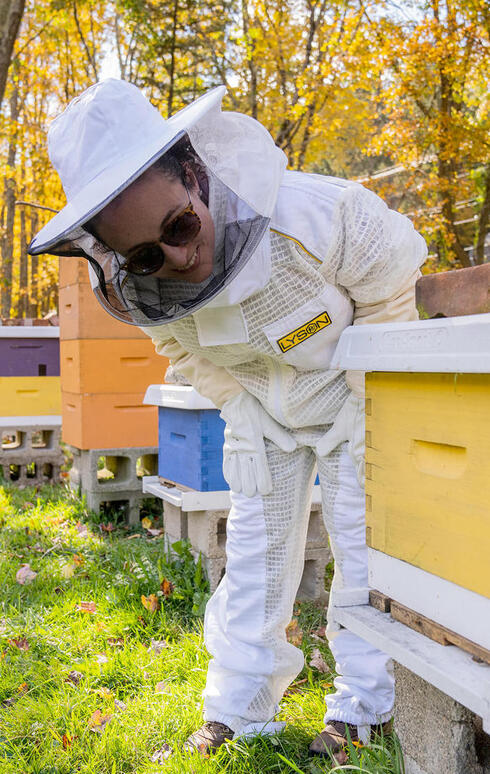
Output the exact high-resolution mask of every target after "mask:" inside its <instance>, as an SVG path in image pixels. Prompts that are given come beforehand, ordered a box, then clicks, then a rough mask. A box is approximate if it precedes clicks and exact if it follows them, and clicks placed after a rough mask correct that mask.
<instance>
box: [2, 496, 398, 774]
mask: <svg viewBox="0 0 490 774" xmlns="http://www.w3.org/2000/svg"><path fill="white" fill-rule="evenodd" d="M97 522H98V519H97V517H95V516H94V515H93V514H90V513H89V512H87V510H86V508H85V506H84V504H83V502H82V501H80V499H78V498H75V497H73V496H72V495H71V494H69V493H68V492H67V491H66V490H65V489H64V488H63V487H48V486H46V487H43V488H42V489H40V490H39V491H37V490H35V489H26V490H23V491H19V490H17V489H15V488H14V487H13V486H3V487H2V486H0V585H1V588H2V603H1V604H2V616H1V620H0V774H74V773H75V772H81V773H82V774H123V773H124V774H126V773H129V772H131V773H133V772H134V773H135V774H136V773H137V774H154V773H155V772H192V773H193V774H194V773H197V772H225V771H226V772H230V774H231V773H236V774H245V772H247V773H248V772H257V774H262V773H263V772H271V773H272V772H301V773H304V774H321V772H327V771H334V770H342V771H362V772H373V773H374V772H376V773H377V774H378V773H379V774H384V772H386V773H387V774H402V772H403V763H402V761H401V755H400V752H399V746H398V743H397V741H396V739H394V740H393V741H390V742H385V743H382V744H380V745H372V746H371V747H369V748H363V749H358V748H356V747H355V746H353V745H351V746H350V749H349V764H347V765H344V766H343V767H341V769H340V767H336V765H335V763H334V762H332V763H331V764H329V763H328V762H326V761H318V760H315V759H309V758H308V756H307V747H308V743H309V741H310V740H311V739H312V737H313V736H314V735H315V733H316V732H317V731H319V730H320V729H321V727H322V722H321V719H322V715H323V695H324V693H325V691H328V690H332V682H333V678H334V674H333V671H332V672H331V673H327V674H322V673H320V672H318V671H317V670H315V669H311V668H309V667H305V669H304V670H303V672H302V674H301V675H299V677H298V678H297V681H296V682H297V683H298V685H296V686H295V687H294V686H293V690H292V691H291V692H290V693H289V694H288V695H286V696H285V698H284V699H283V701H282V702H281V715H280V718H279V719H282V720H286V721H287V724H288V725H287V728H286V731H285V732H283V733H282V734H280V735H278V736H277V737H273V738H268V739H267V738H261V737H257V738H256V739H255V740H254V741H249V742H247V743H246V742H244V741H240V740H239V741H236V742H232V743H230V744H228V745H226V747H224V748H222V749H221V750H220V751H218V752H217V753H216V754H215V755H213V756H211V757H210V758H209V759H205V760H202V759H200V758H198V757H197V756H195V755H194V756H190V757H189V756H185V755H182V754H181V753H180V751H179V748H180V745H181V744H182V742H183V741H184V740H185V739H186V737H187V736H188V735H189V733H191V732H192V731H193V730H195V729H196V728H197V727H198V726H199V725H200V724H201V722H202V719H201V708H202V700H201V693H202V689H203V686H204V682H205V675H206V666H207V654H206V652H205V650H204V645H203V635H202V618H201V616H202V612H203V609H204V605H205V602H206V599H207V596H208V589H207V584H206V580H205V578H204V577H203V575H202V572H201V570H200V566H199V565H198V566H197V567H196V566H195V565H194V563H193V561H192V557H191V555H190V552H189V549H188V547H187V546H186V545H185V544H181V545H180V546H177V548H178V549H179V555H178V556H177V557H175V556H174V557H170V556H169V555H166V554H165V551H164V548H163V540H162V538H160V537H153V538H149V537H148V533H147V532H146V531H145V530H142V529H136V530H132V531H130V530H128V529H127V528H125V527H124V526H122V525H119V526H118V527H117V528H116V529H115V530H114V531H112V532H104V531H102V530H101V529H100V525H99V524H98V523H97ZM83 525H86V527H87V529H86V530H85V529H84V527H83ZM133 535H136V537H134V536H133ZM22 563H29V565H30V567H31V568H32V570H33V571H34V572H36V573H37V576H36V578H35V579H34V580H33V581H32V582H31V583H29V584H28V585H21V584H19V583H17V581H16V577H15V576H16V572H17V571H18V569H19V568H20V566H21V564H22ZM330 569H331V568H330ZM164 579H165V580H168V581H170V582H171V583H172V584H173V587H174V588H173V592H172V593H171V594H170V596H169V597H165V595H164V594H163V592H162V591H161V589H160V585H161V583H162V581H163V580H164ZM150 594H157V595H160V596H159V597H158V599H159V602H160V607H159V609H158V610H157V611H156V612H153V613H152V612H150V611H149V610H147V609H146V608H145V607H144V606H143V604H142V601H141V597H142V595H143V596H145V597H148V596H149V595H150ZM82 601H83V602H92V603H95V608H96V611H95V613H90V612H82V611H80V610H77V606H78V605H79V604H80V602H82ZM296 612H297V613H298V618H299V625H300V627H301V628H302V630H303V632H304V637H303V642H302V645H301V647H302V648H303V650H304V652H305V656H306V663H308V661H309V658H310V656H311V652H312V650H313V649H314V648H316V647H319V648H320V650H321V652H322V655H323V656H324V658H325V660H326V661H327V663H328V664H329V666H330V669H331V670H333V662H332V657H331V655H330V652H329V650H328V647H327V646H326V644H325V643H323V642H319V641H318V639H317V638H316V637H315V634H314V632H315V630H316V629H317V628H318V627H319V626H320V625H321V624H322V619H323V611H322V610H321V609H320V608H318V607H316V606H314V605H312V604H305V603H303V604H302V605H301V609H298V610H297V611H296ZM152 640H154V641H155V640H156V641H159V642H161V641H165V642H164V645H165V646H164V647H161V650H160V652H157V651H158V648H156V649H155V647H153V648H152V647H151V644H152ZM25 648H27V649H25ZM73 672H76V673H78V675H75V676H73V675H71V673H73ZM70 675H71V676H70ZM300 681H304V682H300ZM159 684H160V685H159ZM157 686H158V687H157ZM97 710H99V711H100V714H101V715H102V716H104V715H110V716H111V719H110V721H109V722H108V723H107V724H106V725H105V726H104V727H100V726H99V728H98V731H94V730H93V728H91V723H92V725H93V724H94V720H93V718H94V713H96V712H97ZM95 717H97V716H95ZM91 719H92V720H91ZM96 728H97V727H96ZM164 744H168V745H170V747H171V748H172V750H173V751H174V753H173V755H171V756H170V757H169V758H168V759H167V760H165V761H164V762H160V763H159V762H158V761H156V762H152V760H151V758H152V756H154V754H155V753H157V752H158V750H160V749H162V748H163V746H164Z"/></svg>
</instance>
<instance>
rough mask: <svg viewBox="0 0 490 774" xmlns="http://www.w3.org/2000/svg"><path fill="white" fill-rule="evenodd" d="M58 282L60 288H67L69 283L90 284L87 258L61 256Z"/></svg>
mask: <svg viewBox="0 0 490 774" xmlns="http://www.w3.org/2000/svg"><path fill="white" fill-rule="evenodd" d="M58 284H59V286H60V288H66V287H67V286H68V285H78V284H85V285H87V284H90V279H89V276H88V261H87V259H86V258H60V261H59V280H58Z"/></svg>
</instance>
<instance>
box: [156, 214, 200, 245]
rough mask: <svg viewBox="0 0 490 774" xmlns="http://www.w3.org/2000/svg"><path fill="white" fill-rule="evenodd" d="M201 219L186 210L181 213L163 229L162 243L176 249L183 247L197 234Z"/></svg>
mask: <svg viewBox="0 0 490 774" xmlns="http://www.w3.org/2000/svg"><path fill="white" fill-rule="evenodd" d="M200 230H201V219H200V217H199V215H196V213H195V212H192V211H191V210H188V211H187V212H183V213H182V215H179V216H178V217H177V218H174V220H172V222H171V223H169V224H168V226H167V227H166V228H165V229H164V231H163V234H162V241H163V242H165V244H167V245H172V246H173V247H177V246H179V245H185V244H187V242H190V241H191V240H192V239H194V237H196V236H197V235H198V234H199V231H200Z"/></svg>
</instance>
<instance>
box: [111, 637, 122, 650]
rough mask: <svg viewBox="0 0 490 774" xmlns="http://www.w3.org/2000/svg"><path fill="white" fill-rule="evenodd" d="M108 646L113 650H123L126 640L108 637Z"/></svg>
mask: <svg viewBox="0 0 490 774" xmlns="http://www.w3.org/2000/svg"><path fill="white" fill-rule="evenodd" d="M107 644H108V645H109V646H110V647H111V648H123V647H124V639H123V638H122V637H108V638H107Z"/></svg>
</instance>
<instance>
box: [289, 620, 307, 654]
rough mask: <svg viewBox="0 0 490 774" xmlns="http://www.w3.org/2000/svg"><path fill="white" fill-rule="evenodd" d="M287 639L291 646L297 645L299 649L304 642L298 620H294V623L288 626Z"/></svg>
mask: <svg viewBox="0 0 490 774" xmlns="http://www.w3.org/2000/svg"><path fill="white" fill-rule="evenodd" d="M286 637H287V641H288V642H290V643H291V645H295V646H296V647H297V648H298V647H299V646H300V645H301V643H302V642H303V632H302V630H301V629H300V628H299V625H298V621H297V619H296V618H293V619H292V621H290V622H289V623H288V625H287V626H286Z"/></svg>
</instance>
